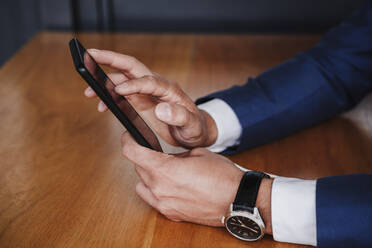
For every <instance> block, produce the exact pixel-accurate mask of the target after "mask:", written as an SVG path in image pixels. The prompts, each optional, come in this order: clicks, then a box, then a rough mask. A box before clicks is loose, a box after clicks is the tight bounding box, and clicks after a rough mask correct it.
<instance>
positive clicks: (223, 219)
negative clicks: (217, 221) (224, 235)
mask: <svg viewBox="0 0 372 248" xmlns="http://www.w3.org/2000/svg"><path fill="white" fill-rule="evenodd" d="M221 222H222V224H224V225H225V216H222V218H221Z"/></svg>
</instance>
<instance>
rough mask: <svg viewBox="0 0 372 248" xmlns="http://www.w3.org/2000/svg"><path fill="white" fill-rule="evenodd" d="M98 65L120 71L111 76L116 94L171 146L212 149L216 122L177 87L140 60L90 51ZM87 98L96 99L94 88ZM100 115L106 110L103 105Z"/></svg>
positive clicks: (215, 136) (109, 52)
mask: <svg viewBox="0 0 372 248" xmlns="http://www.w3.org/2000/svg"><path fill="white" fill-rule="evenodd" d="M88 52H89V54H90V55H91V56H92V57H93V58H94V59H95V60H96V62H97V63H99V64H102V65H108V66H110V67H112V68H115V69H117V70H119V71H117V72H114V73H110V74H108V77H109V78H110V79H111V80H112V81H113V83H114V84H115V85H117V87H116V88H115V91H116V92H117V93H118V94H120V95H123V96H125V97H126V98H127V99H128V101H129V102H130V103H131V104H132V105H133V106H134V108H135V109H136V110H137V112H139V114H140V115H141V116H142V118H144V119H145V121H146V122H147V123H148V124H150V126H151V127H152V128H153V129H154V130H155V131H156V132H157V133H158V134H159V135H160V136H161V137H162V138H163V139H164V140H165V141H166V142H168V143H169V144H171V145H179V146H183V147H185V148H192V147H199V146H209V145H212V144H213V143H214V142H215V140H216V138H217V128H216V124H215V122H214V120H213V119H212V118H211V117H210V115H209V114H207V113H206V112H204V111H201V110H199V109H198V108H197V107H196V105H195V104H194V102H193V101H192V100H191V99H190V98H189V97H188V96H187V95H186V94H185V93H184V92H183V91H182V90H181V88H180V87H179V86H178V85H177V84H175V83H170V82H168V81H167V80H166V79H164V78H162V77H160V76H158V75H156V74H155V73H153V72H151V71H150V70H149V69H148V68H147V67H146V66H145V65H144V64H142V63H141V62H139V61H138V60H137V59H135V58H133V57H130V56H127V55H123V54H119V53H115V52H111V51H100V50H96V49H90V50H88ZM85 95H86V96H87V97H96V94H95V93H94V91H93V90H92V89H91V88H87V89H86V91H85ZM98 110H99V111H100V112H103V111H106V110H107V107H106V106H105V105H104V103H103V102H100V103H99V104H98Z"/></svg>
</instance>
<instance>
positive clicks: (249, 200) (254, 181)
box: [233, 171, 270, 214]
mask: <svg viewBox="0 0 372 248" xmlns="http://www.w3.org/2000/svg"><path fill="white" fill-rule="evenodd" d="M262 178H270V177H269V176H268V175H267V174H265V173H263V172H259V171H247V172H245V173H244V175H243V177H242V179H241V181H240V184H239V188H238V192H237V193H236V196H235V200H234V202H233V211H239V210H243V211H248V212H250V213H252V214H253V210H254V208H255V206H256V199H257V195H258V190H259V188H260V185H261V181H262Z"/></svg>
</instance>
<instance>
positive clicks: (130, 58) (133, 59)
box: [127, 55, 138, 64]
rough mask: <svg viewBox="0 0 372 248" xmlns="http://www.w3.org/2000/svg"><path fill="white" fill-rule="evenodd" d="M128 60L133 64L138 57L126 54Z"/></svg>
mask: <svg viewBox="0 0 372 248" xmlns="http://www.w3.org/2000/svg"><path fill="white" fill-rule="evenodd" d="M127 59H128V61H129V62H130V63H131V64H135V63H137V62H138V59H137V58H136V57H134V56H131V55H128V57H127Z"/></svg>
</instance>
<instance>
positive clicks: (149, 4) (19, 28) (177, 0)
mask: <svg viewBox="0 0 372 248" xmlns="http://www.w3.org/2000/svg"><path fill="white" fill-rule="evenodd" d="M364 1H365V0H327V1H324V0H311V1H308V0H303V1H300V0H182V1H181V0H156V1H154V0H1V1H0V28H1V31H2V34H1V38H0V65H1V64H2V63H3V62H4V61H6V60H7V59H8V58H9V57H10V56H11V55H12V54H14V52H15V51H17V49H19V48H20V47H21V46H22V44H24V42H26V41H27V40H28V39H29V38H30V37H32V35H33V34H35V33H36V32H37V31H39V30H45V29H47V30H71V29H77V30H90V31H97V30H98V31H153V32H154V31H168V32H169V31H170V32H274V33H280V32H292V33H293V32H295V33H298V32H301V33H304V32H305V33H306V32H324V31H325V30H327V29H328V28H330V27H331V26H334V25H337V24H338V23H339V22H340V21H341V20H342V19H344V18H346V17H347V16H349V15H350V14H351V12H352V11H354V10H355V9H356V8H358V7H359V6H360V5H361V4H362V3H363V2H364ZM73 7H77V8H73ZM72 9H75V10H76V11H75V12H74V11H72ZM74 13H75V14H74Z"/></svg>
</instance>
